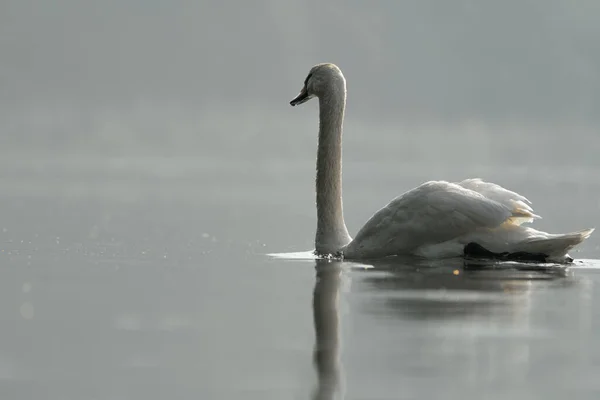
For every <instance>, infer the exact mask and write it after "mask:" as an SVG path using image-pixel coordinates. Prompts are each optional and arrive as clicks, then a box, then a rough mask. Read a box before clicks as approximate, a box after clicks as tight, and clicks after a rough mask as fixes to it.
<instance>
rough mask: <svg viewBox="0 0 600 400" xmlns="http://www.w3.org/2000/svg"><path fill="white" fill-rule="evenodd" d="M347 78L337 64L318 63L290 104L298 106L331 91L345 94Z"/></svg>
mask: <svg viewBox="0 0 600 400" xmlns="http://www.w3.org/2000/svg"><path fill="white" fill-rule="evenodd" d="M345 90H346V79H345V78H344V75H343V74H342V71H341V70H340V69H339V68H338V67H337V65H335V64H330V63H324V64H317V65H315V66H314V67H312V68H311V69H310V72H309V73H308V75H307V76H306V79H305V80H304V86H303V87H302V90H300V93H299V94H298V96H296V97H295V98H294V99H293V100H292V101H290V104H291V105H292V106H297V105H299V104H302V103H306V102H307V101H308V100H310V99H312V98H313V97H318V98H322V97H323V96H324V95H326V94H329V93H331V92H336V91H342V92H344V95H345Z"/></svg>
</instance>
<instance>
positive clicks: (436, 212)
mask: <svg viewBox="0 0 600 400" xmlns="http://www.w3.org/2000/svg"><path fill="white" fill-rule="evenodd" d="M312 97H318V98H319V115H320V121H319V122H320V123H319V151H318V156H317V215H318V219H317V234H316V238H315V249H316V252H317V253H319V254H320V253H334V252H336V250H339V251H341V252H342V254H343V256H344V257H345V258H350V259H365V258H381V257H387V256H392V255H410V254H412V255H416V256H422V257H428V258H443V257H455V256H462V255H464V252H465V246H466V245H467V244H469V243H475V244H477V245H479V246H481V247H483V248H484V249H486V250H487V251H491V252H493V253H527V254H533V255H535V254H542V255H544V256H545V258H546V259H547V260H549V261H559V262H562V261H565V260H568V259H569V257H568V254H567V252H568V251H569V250H570V249H571V248H573V247H574V246H576V245H578V244H579V243H581V242H582V241H583V240H585V239H587V238H588V237H589V236H590V235H591V233H592V232H593V231H594V230H593V229H588V230H583V231H578V232H572V233H566V234H550V233H546V232H541V231H538V230H535V229H533V228H530V227H525V226H523V225H522V224H523V223H526V222H532V221H533V220H534V219H536V218H541V217H540V216H538V215H536V214H534V212H533V209H532V207H531V202H530V201H529V200H528V199H527V198H525V197H524V196H522V195H520V194H518V193H515V192H513V191H510V190H508V189H505V188H503V187H502V186H500V185H497V184H494V183H489V182H485V181H483V180H481V179H478V178H477V179H466V180H464V181H461V182H458V183H450V182H446V181H431V182H426V183H424V184H422V185H420V186H418V187H416V188H414V189H412V190H410V191H408V192H406V193H404V194H402V195H400V196H398V197H396V198H395V199H394V200H392V201H391V202H389V203H388V204H387V205H386V206H385V207H383V208H382V209H380V210H379V211H377V212H376V213H375V214H374V215H373V216H372V217H371V218H370V219H369V220H368V221H367V223H366V224H365V225H364V226H363V227H362V228H361V229H360V230H359V232H358V233H357V235H356V237H355V238H354V239H351V238H350V236H349V234H348V232H347V229H346V225H345V223H344V217H343V210H342V201H341V198H342V194H341V171H342V168H341V142H342V122H343V117H344V109H345V101H346V80H345V78H344V76H343V74H342V72H341V71H340V70H339V68H338V67H337V66H335V65H334V64H328V63H325V64H318V65H316V66H314V67H313V68H312V69H311V70H310V73H309V74H308V76H307V78H306V80H305V82H304V87H303V88H302V90H301V91H300V93H299V94H298V96H297V97H296V98H295V99H293V100H292V101H291V102H290V104H291V105H293V106H294V105H299V104H302V103H304V102H306V101H308V100H309V99H311V98H312Z"/></svg>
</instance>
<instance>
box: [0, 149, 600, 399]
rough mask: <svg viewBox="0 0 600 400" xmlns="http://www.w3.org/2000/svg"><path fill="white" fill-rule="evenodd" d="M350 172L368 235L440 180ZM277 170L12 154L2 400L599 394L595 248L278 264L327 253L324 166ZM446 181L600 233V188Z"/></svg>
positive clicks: (518, 179) (381, 171)
mask: <svg viewBox="0 0 600 400" xmlns="http://www.w3.org/2000/svg"><path fill="white" fill-rule="evenodd" d="M350 147H352V146H350ZM348 158H349V161H348V162H347V163H346V165H345V167H346V169H345V170H346V175H345V176H346V178H345V195H346V198H347V200H346V202H345V208H346V214H347V220H348V225H349V228H350V229H351V230H352V231H355V230H356V229H357V228H358V226H359V225H360V223H361V222H362V221H361V219H362V217H364V216H366V215H368V214H369V212H370V211H374V210H375V209H376V205H377V204H380V203H383V202H384V201H387V200H388V198H391V193H392V192H394V191H395V192H397V193H400V191H401V189H408V188H409V187H411V185H413V184H414V183H415V182H416V181H418V180H419V179H420V177H419V175H420V173H419V172H418V171H421V172H422V173H423V175H424V174H425V172H423V171H426V170H427V169H431V168H433V169H435V168H436V167H435V166H434V167H432V166H431V164H428V165H429V166H428V165H424V164H419V163H418V162H415V164H414V167H413V170H412V171H413V172H405V173H397V171H396V170H394V169H389V168H388V166H389V165H390V164H391V163H393V161H392V160H386V159H382V160H380V163H373V164H372V165H370V166H369V169H368V172H369V174H371V175H372V176H377V177H378V178H377V179H376V180H374V179H363V178H362V177H361V171H362V172H365V171H364V170H363V168H364V165H363V164H362V163H360V162H353V161H352V160H351V159H352V157H351V156H350V155H349V157H348ZM276 159H277V157H276V156H272V157H271V156H269V155H268V154H267V153H265V154H264V158H263V159H262V161H261V162H257V163H256V164H255V165H254V167H253V168H254V169H253V170H251V171H248V168H249V167H248V164H247V163H246V161H247V160H246V161H244V160H237V161H232V160H229V159H221V160H220V161H219V159H216V158H214V159H210V160H208V159H195V158H189V159H188V158H161V157H146V158H142V157H138V158H135V157H131V158H109V157H106V158H101V157H89V158H81V157H76V156H72V157H64V158H62V159H59V158H50V157H46V158H41V157H40V158H37V159H36V160H23V159H19V158H18V157H7V158H5V160H4V161H3V165H2V182H3V191H2V205H3V206H2V208H1V211H0V221H1V224H0V225H1V226H0V229H1V231H0V238H1V243H2V248H1V249H0V260H1V269H0V316H1V318H2V323H3V327H4V328H3V335H2V340H1V341H0V393H1V396H2V398H7V399H8V398H10V399H33V398H45V399H160V398H202V399H209V398H210V399H231V398H246V399H281V398H294V399H302V398H305V399H308V398H332V397H330V396H331V395H333V393H337V394H340V393H341V394H342V395H343V396H344V398H346V399H364V398H369V399H384V398H385V399H387V398H389V399H392V398H394V399H431V398H452V399H454V398H456V399H458V398H460V399H481V398H486V399H501V398H507V397H509V396H510V397H511V398H515V399H535V398H544V399H563V398H565V397H566V396H570V397H572V398H578V399H588V398H589V399H592V398H597V396H598V395H599V394H600V386H599V384H598V380H597V378H596V377H597V376H598V373H600V338H599V336H598V334H597V332H598V329H600V296H599V295H598V293H600V292H599V290H600V263H598V262H597V261H593V259H594V258H600V249H599V246H598V240H597V238H596V237H595V236H592V238H590V240H589V241H587V242H586V243H584V245H583V246H581V248H580V250H579V251H576V252H573V254H572V255H573V256H574V257H576V259H577V261H576V263H575V265H574V266H573V267H571V268H570V269H568V270H564V269H561V268H549V269H546V270H533V271H532V270H519V269H518V268H510V269H498V268H492V266H487V267H485V268H483V269H482V268H477V266H472V265H466V266H465V265H463V263H461V262H458V261H451V262H443V263H438V264H432V265H417V264H414V262H413V263H410V262H409V263H406V262H403V261H396V262H385V263H376V264H371V265H361V264H356V263H339V262H328V261H318V262H316V261H315V260H307V259H293V258H292V259H281V258H275V257H270V256H268V255H267V254H268V253H281V252H294V251H305V250H310V248H311V245H312V235H313V229H314V209H313V188H312V178H313V177H312V173H313V161H314V160H313V158H312V157H310V156H309V157H307V159H306V160H304V161H297V162H289V163H288V164H287V169H286V171H285V174H286V179H281V180H280V179H273V177H272V176H270V175H269V174H268V173H263V171H264V167H261V165H270V163H276V162H277V160H276ZM261 163H262V164H261ZM208 164H210V165H212V168H211V169H210V170H207V168H205V165H208ZM439 167H443V166H441V165H440V166H439ZM444 168H445V171H446V172H445V174H441V175H446V176H449V177H451V176H453V175H457V176H458V175H462V174H463V171H462V169H463V168H464V169H467V170H476V171H477V170H479V172H481V173H485V172H486V171H487V173H488V175H490V176H491V177H492V178H495V179H494V180H496V181H498V180H500V181H501V183H504V184H506V185H507V186H510V187H511V188H516V189H517V190H519V191H520V192H523V193H526V194H527V195H528V196H529V197H530V198H533V199H534V205H536V204H538V205H539V207H536V210H537V211H538V212H540V213H541V214H542V215H543V216H545V217H546V218H545V219H543V220H541V221H539V223H538V224H537V225H539V226H540V227H543V228H545V227H550V229H551V230H554V231H561V230H562V231H564V230H568V229H578V228H584V227H587V226H593V225H594V222H595V221H598V220H600V211H599V207H598V197H599V196H600V187H598V182H597V181H593V180H591V179H590V180H587V181H582V182H580V183H577V184H573V185H574V186H572V187H571V188H570V190H565V186H566V185H567V184H566V183H565V182H562V181H561V180H560V179H561V177H560V168H556V170H555V171H552V169H551V167H550V166H549V165H545V166H544V168H539V169H538V170H539V171H543V172H540V173H539V174H537V175H536V173H535V171H533V170H532V171H531V172H529V173H528V174H526V173H519V172H518V171H517V172H512V173H511V172H510V171H511V168H510V166H509V165H506V166H505V167H504V168H503V167H502V166H501V165H500V166H498V165H496V166H485V165H481V164H475V165H463V166H462V167H460V168H458V170H456V171H454V169H453V168H450V169H448V168H447V167H444ZM561 168H565V167H561ZM570 168H571V169H572V170H573V171H580V174H583V173H585V172H586V169H585V168H587V171H589V170H590V168H592V167H590V166H587V167H585V168H584V167H583V166H577V165H575V166H572V167H570ZM227 169H229V170H231V171H233V172H231V173H230V174H227ZM235 171H237V172H235ZM494 171H499V172H494ZM432 175H435V173H432ZM470 175H472V174H469V176H470ZM538 175H539V176H538ZM543 176H545V177H546V178H543ZM390 182H395V184H394V186H395V187H391V183H390ZM544 224H546V225H544Z"/></svg>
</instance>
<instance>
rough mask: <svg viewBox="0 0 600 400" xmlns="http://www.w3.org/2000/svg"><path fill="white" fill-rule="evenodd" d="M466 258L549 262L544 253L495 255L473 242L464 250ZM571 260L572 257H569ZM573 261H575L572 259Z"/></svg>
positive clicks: (505, 253) (519, 252)
mask: <svg viewBox="0 0 600 400" xmlns="http://www.w3.org/2000/svg"><path fill="white" fill-rule="evenodd" d="M463 252H464V255H465V257H473V258H491V259H494V260H502V261H522V262H537V263H545V262H547V260H548V255H547V254H543V253H527V252H525V251H517V252H515V253H509V252H507V251H506V252H503V253H494V252H493V251H489V250H488V249H486V248H485V247H483V246H481V245H480V244H477V243H475V242H471V243H469V244H467V245H466V246H465V248H464V250H463ZM569 258H570V257H569ZM570 260H571V261H573V259H572V258H571V259H570Z"/></svg>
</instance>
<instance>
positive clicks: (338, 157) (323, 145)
mask: <svg viewBox="0 0 600 400" xmlns="http://www.w3.org/2000/svg"><path fill="white" fill-rule="evenodd" d="M339 83H340V84H339V85H333V89H332V90H331V91H330V92H328V94H327V95H324V96H322V97H321V98H320V99H319V149H318V154H317V182H316V188H317V233H316V237H315V250H316V252H317V253H319V254H331V253H335V252H336V251H338V250H340V248H342V247H343V246H345V245H346V244H348V243H349V242H350V241H351V240H352V239H351V238H350V235H349V234H348V229H346V224H345V222H344V212H343V207H342V124H343V120H344V109H345V106H346V88H345V82H343V80H341V81H340V82H339Z"/></svg>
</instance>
